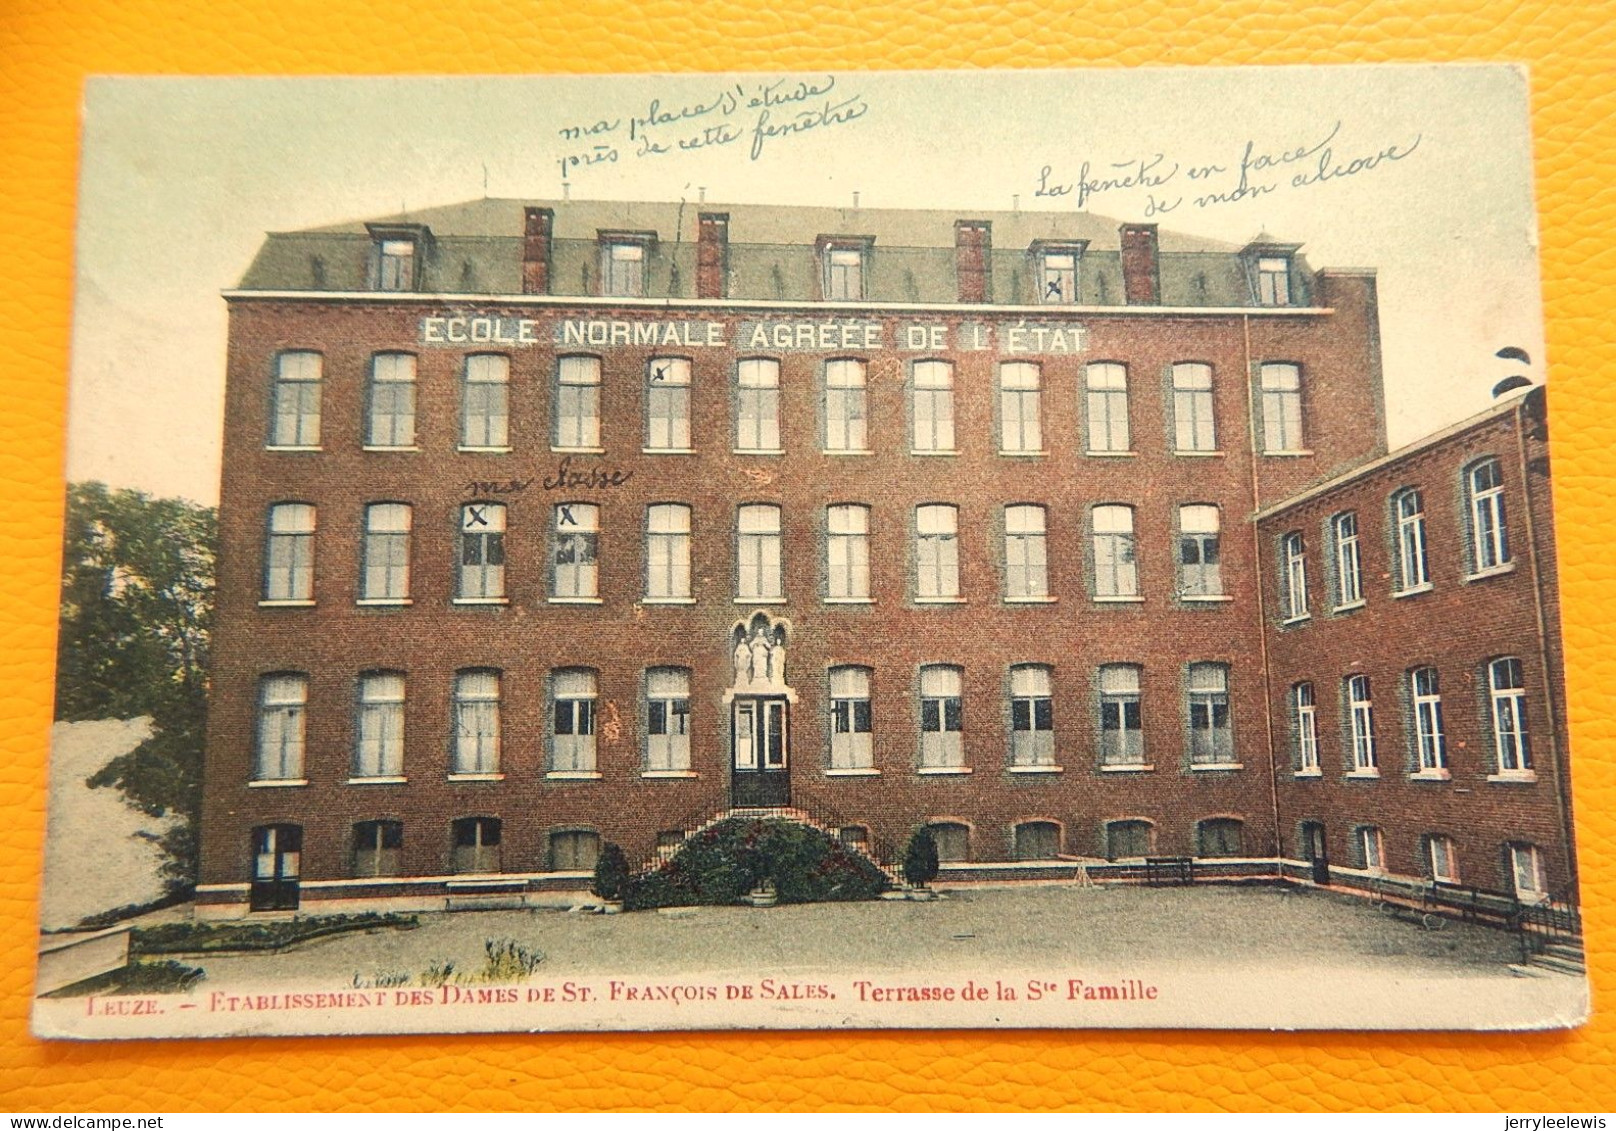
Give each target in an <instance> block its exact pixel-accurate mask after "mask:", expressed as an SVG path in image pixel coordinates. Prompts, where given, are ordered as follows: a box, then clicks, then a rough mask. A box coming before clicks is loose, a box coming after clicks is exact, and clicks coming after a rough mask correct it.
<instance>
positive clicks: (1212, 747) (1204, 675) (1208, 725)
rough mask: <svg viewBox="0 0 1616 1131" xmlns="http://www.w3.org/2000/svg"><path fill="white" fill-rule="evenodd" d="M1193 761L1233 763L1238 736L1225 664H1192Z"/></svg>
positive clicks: (1191, 731)
mask: <svg viewBox="0 0 1616 1131" xmlns="http://www.w3.org/2000/svg"><path fill="white" fill-rule="evenodd" d="M1189 686H1190V697H1189V698H1190V701H1189V708H1190V762H1191V764H1193V765H1231V764H1233V762H1234V760H1235V759H1234V735H1233V732H1232V730H1231V729H1230V726H1229V669H1228V667H1227V665H1224V664H1191V665H1190V684H1189Z"/></svg>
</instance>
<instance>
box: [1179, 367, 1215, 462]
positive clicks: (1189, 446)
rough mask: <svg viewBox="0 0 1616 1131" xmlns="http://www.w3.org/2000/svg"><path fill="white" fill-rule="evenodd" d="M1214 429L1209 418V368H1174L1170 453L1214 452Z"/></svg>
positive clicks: (1210, 370) (1210, 406)
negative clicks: (1171, 447) (1171, 446)
mask: <svg viewBox="0 0 1616 1131" xmlns="http://www.w3.org/2000/svg"><path fill="white" fill-rule="evenodd" d="M1217 448H1218V437H1217V428H1216V425H1215V421H1214V417H1213V414H1212V367H1211V366H1210V365H1207V364H1205V363H1204V362H1199V361H1181V362H1178V363H1177V364H1175V365H1174V366H1173V450H1174V451H1177V452H1215V451H1217Z"/></svg>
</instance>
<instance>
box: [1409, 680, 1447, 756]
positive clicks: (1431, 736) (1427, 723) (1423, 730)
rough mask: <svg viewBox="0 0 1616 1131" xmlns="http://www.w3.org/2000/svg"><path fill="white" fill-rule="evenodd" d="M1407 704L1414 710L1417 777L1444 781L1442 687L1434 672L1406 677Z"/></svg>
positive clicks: (1445, 745)
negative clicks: (1442, 779)
mask: <svg viewBox="0 0 1616 1131" xmlns="http://www.w3.org/2000/svg"><path fill="white" fill-rule="evenodd" d="M1408 684H1409V702H1410V704H1411V705H1412V706H1413V708H1414V736H1415V747H1416V750H1415V753H1416V757H1417V764H1418V771H1417V772H1418V773H1420V774H1422V775H1425V776H1427V777H1446V776H1447V773H1448V741H1447V738H1446V736H1445V735H1444V734H1443V730H1442V685H1441V682H1440V678H1439V677H1438V675H1437V670H1436V669H1435V668H1415V669H1414V670H1413V671H1411V672H1409V673H1408Z"/></svg>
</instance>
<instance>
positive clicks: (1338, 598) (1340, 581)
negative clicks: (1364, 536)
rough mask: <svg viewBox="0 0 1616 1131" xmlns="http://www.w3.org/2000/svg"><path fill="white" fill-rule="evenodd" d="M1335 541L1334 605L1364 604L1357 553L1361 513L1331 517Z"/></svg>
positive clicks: (1345, 606)
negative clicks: (1359, 515) (1359, 516)
mask: <svg viewBox="0 0 1616 1131" xmlns="http://www.w3.org/2000/svg"><path fill="white" fill-rule="evenodd" d="M1330 536H1331V539H1332V540H1333V541H1334V542H1335V607H1336V608H1338V609H1344V608H1350V607H1352V606H1355V605H1361V604H1363V561H1362V559H1361V558H1360V557H1359V555H1358V516H1357V515H1356V514H1355V513H1353V512H1352V511H1347V512H1346V513H1345V514H1338V515H1336V516H1335V517H1334V518H1332V519H1331V520H1330Z"/></svg>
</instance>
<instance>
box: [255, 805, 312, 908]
mask: <svg viewBox="0 0 1616 1131" xmlns="http://www.w3.org/2000/svg"><path fill="white" fill-rule="evenodd" d="M302 856H303V828H302V826H301V825H263V826H261V827H259V828H256V829H254V830H253V879H252V891H251V894H250V896H249V898H248V904H247V905H248V907H249V908H251V909H252V910H253V911H296V910H297V900H298V881H297V878H298V871H299V867H300V864H301V861H302Z"/></svg>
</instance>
